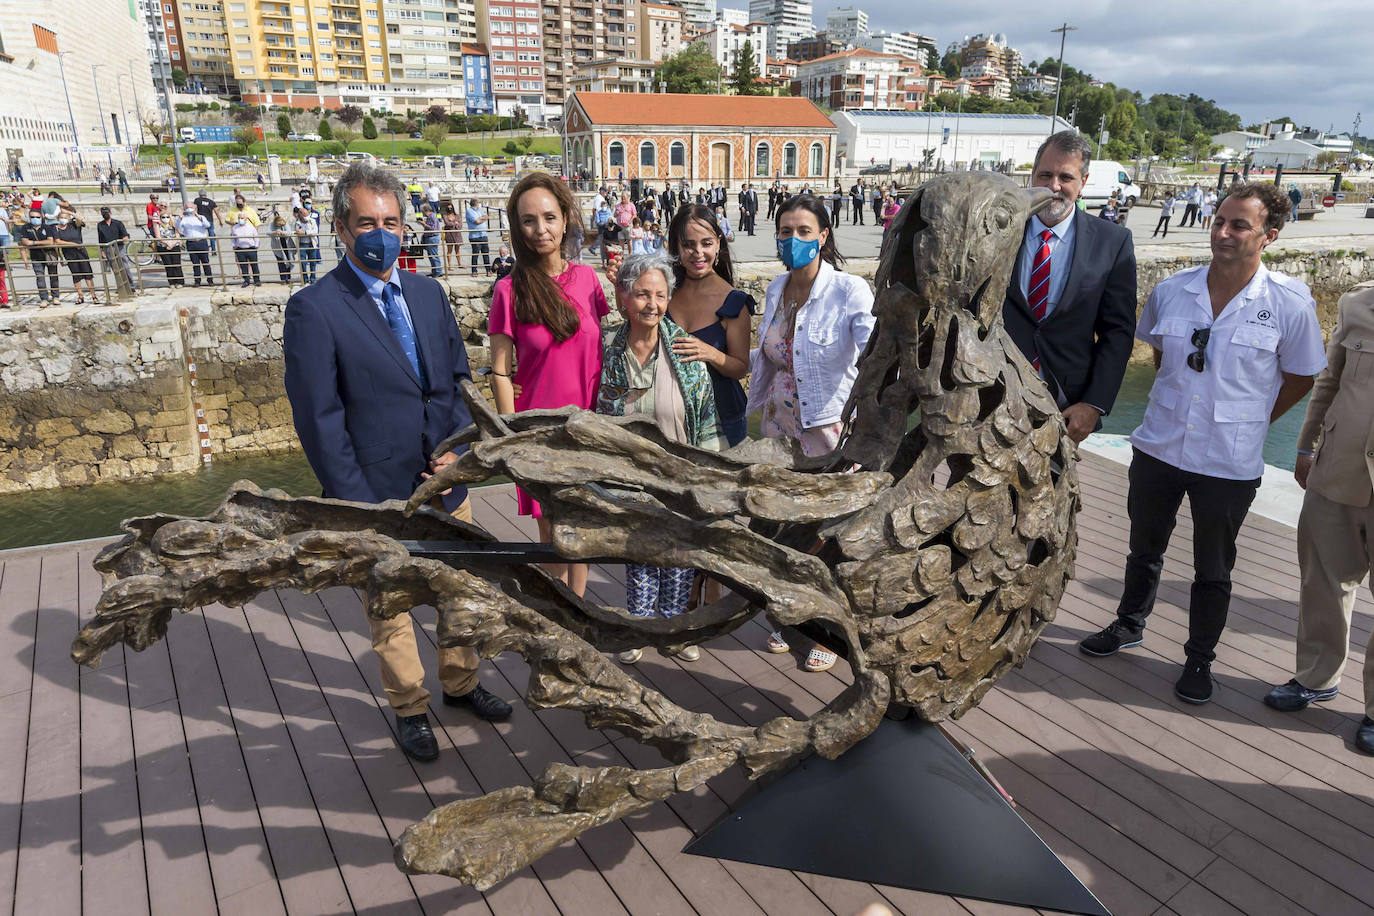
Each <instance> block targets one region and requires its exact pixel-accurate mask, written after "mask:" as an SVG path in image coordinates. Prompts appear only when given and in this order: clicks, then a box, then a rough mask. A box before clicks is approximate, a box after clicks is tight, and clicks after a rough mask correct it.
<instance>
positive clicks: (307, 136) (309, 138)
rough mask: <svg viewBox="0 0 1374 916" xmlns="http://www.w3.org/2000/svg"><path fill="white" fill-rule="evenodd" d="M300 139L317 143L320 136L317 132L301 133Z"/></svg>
mask: <svg viewBox="0 0 1374 916" xmlns="http://www.w3.org/2000/svg"><path fill="white" fill-rule="evenodd" d="M301 139H302V140H305V141H307V142H309V143H318V142H320V139H321V138H320V135H319V134H301Z"/></svg>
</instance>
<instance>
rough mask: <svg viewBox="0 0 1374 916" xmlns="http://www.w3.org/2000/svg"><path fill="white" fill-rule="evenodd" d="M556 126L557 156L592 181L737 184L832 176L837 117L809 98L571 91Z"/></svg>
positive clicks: (805, 180) (825, 179)
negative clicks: (560, 132) (559, 137)
mask: <svg viewBox="0 0 1374 916" xmlns="http://www.w3.org/2000/svg"><path fill="white" fill-rule="evenodd" d="M563 128H564V141H563V161H564V162H566V163H570V164H571V167H572V174H574V175H580V174H582V171H583V170H584V169H585V170H586V172H587V174H589V175H590V176H591V177H593V178H596V179H601V178H610V179H615V180H625V181H629V180H631V179H635V178H638V179H640V180H642V181H653V182H658V181H671V182H673V183H677V182H678V181H685V182H687V184H688V185H689V186H690V187H698V186H704V185H708V184H712V183H714V182H717V181H720V182H723V183H724V184H726V185H729V186H735V187H738V186H739V185H742V184H744V183H746V182H750V183H754V184H766V183H770V182H772V181H773V180H774V179H778V178H781V179H782V180H784V181H788V182H792V183H796V184H808V183H809V184H812V185H821V184H827V185H828V184H829V183H831V177H832V176H833V175H834V174H835V125H834V124H833V123H831V121H830V119H829V118H828V117H826V115H825V113H824V112H822V111H821V110H820V109H819V108H817V107H816V106H815V105H814V104H812V103H811V101H809V100H808V99H800V98H790V97H777V96H742V95H683V94H677V93H635V92H575V93H573V95H572V96H571V97H570V98H569V100H568V103H567V107H566V109H565V114H564V118H563Z"/></svg>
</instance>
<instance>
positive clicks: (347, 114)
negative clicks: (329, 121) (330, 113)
mask: <svg viewBox="0 0 1374 916" xmlns="http://www.w3.org/2000/svg"><path fill="white" fill-rule="evenodd" d="M334 119H335V120H336V121H338V122H339V123H340V124H342V125H344V126H345V127H352V126H353V125H354V124H357V123H358V122H359V121H361V120H362V119H363V110H362V109H361V108H359V107H358V106H357V105H344V106H343V107H342V108H340V109H339V110H338V111H336V112H334Z"/></svg>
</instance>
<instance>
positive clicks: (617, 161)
mask: <svg viewBox="0 0 1374 916" xmlns="http://www.w3.org/2000/svg"><path fill="white" fill-rule="evenodd" d="M606 165H607V167H609V168H613V169H623V168H624V167H625V144H624V143H621V142H620V141H619V140H612V141H611V145H610V146H609V147H607V149H606Z"/></svg>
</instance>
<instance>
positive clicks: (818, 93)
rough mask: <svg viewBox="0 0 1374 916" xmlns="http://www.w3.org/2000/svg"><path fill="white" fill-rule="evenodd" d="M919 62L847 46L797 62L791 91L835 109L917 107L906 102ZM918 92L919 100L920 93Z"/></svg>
mask: <svg viewBox="0 0 1374 916" xmlns="http://www.w3.org/2000/svg"><path fill="white" fill-rule="evenodd" d="M919 76H920V65H919V64H917V63H916V62H915V61H914V60H911V59H909V58H905V57H901V56H900V55H897V54H884V53H882V52H881V51H870V50H868V49H867V48H851V49H849V50H847V51H839V52H836V53H834V54H830V55H828V56H826V57H821V58H818V59H816V60H811V61H806V62H804V63H798V64H797V76H796V78H795V79H794V80H793V81H792V94H793V95H799V96H802V97H803V98H807V99H810V100H811V101H813V102H815V103H817V104H818V105H824V106H826V107H827V108H831V109H834V110H836V111H838V110H842V109H851V108H867V109H878V110H898V111H900V110H905V109H907V108H916V107H919V105H918V104H915V102H914V100H913V101H912V102H909V101H908V98H907V94H908V88H907V85H908V81H911V82H912V84H913V86H914V84H915V83H916V81H917V78H918V77H919ZM912 91H915V92H918V94H919V95H920V96H921V100H922V101H923V100H924V94H923V93H920V92H919V90H916V89H914V88H913V90H912Z"/></svg>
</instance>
